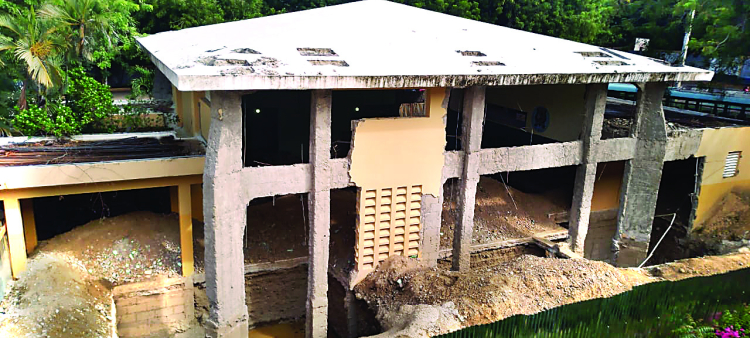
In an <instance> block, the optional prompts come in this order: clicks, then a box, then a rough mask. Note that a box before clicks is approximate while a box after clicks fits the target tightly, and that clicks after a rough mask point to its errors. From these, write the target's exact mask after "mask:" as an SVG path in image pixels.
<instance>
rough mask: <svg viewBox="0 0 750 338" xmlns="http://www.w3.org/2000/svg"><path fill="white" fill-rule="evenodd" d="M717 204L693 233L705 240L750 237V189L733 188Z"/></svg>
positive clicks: (733, 239) (730, 239) (734, 239)
mask: <svg viewBox="0 0 750 338" xmlns="http://www.w3.org/2000/svg"><path fill="white" fill-rule="evenodd" d="M717 206H718V208H717V209H716V210H714V211H713V213H712V215H711V216H710V217H709V218H708V220H707V221H706V222H704V223H703V224H702V225H701V226H700V228H697V229H695V234H696V235H698V237H699V238H701V239H706V240H712V239H713V240H717V239H718V240H729V241H739V240H743V239H750V191H749V190H739V189H734V190H732V191H731V192H730V193H728V194H727V195H726V196H724V198H723V199H722V200H721V202H719V203H717Z"/></svg>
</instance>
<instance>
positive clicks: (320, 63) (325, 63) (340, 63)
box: [307, 60, 349, 67]
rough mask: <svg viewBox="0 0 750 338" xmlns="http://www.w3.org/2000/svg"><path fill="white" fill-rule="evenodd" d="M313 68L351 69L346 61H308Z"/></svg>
mask: <svg viewBox="0 0 750 338" xmlns="http://www.w3.org/2000/svg"><path fill="white" fill-rule="evenodd" d="M307 61H308V62H310V63H311V64H312V65H313V66H336V67H349V64H348V63H346V61H344V60H307Z"/></svg>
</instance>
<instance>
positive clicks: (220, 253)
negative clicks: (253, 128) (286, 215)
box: [203, 92, 248, 338]
mask: <svg viewBox="0 0 750 338" xmlns="http://www.w3.org/2000/svg"><path fill="white" fill-rule="evenodd" d="M210 95H211V130H210V133H209V140H208V148H207V149H206V167H205V170H204V173H203V200H204V203H203V214H204V220H205V227H204V229H205V230H204V237H205V265H206V295H207V296H208V301H209V304H210V311H209V318H208V320H207V321H206V336H207V337H211V338H219V337H222V338H230V337H231V338H240V337H242V338H246V337H247V335H248V314H247V313H248V312H247V305H246V302H245V273H244V272H245V271H244V268H245V266H244V253H243V237H244V234H245V225H246V224H247V203H248V201H247V200H246V199H244V197H245V193H244V190H246V189H247V186H246V185H245V184H244V183H245V182H242V183H243V184H237V183H238V182H237V181H236V179H235V178H236V175H235V173H238V172H241V170H242V166H243V163H242V137H243V135H242V108H241V107H242V97H241V96H240V94H238V93H234V92H212V93H210Z"/></svg>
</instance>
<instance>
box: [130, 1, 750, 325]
mask: <svg viewBox="0 0 750 338" xmlns="http://www.w3.org/2000/svg"><path fill="white" fill-rule="evenodd" d="M138 41H139V43H140V44H141V45H142V46H143V47H144V48H145V49H146V50H147V51H148V53H149V54H150V56H151V59H152V60H153V62H154V63H155V64H156V65H157V67H158V69H159V70H160V71H161V72H162V73H163V74H164V75H165V76H166V77H167V78H168V79H169V81H171V83H172V84H173V85H174V87H175V95H177V96H182V97H190V98H191V99H190V100H188V101H189V102H192V103H190V104H189V106H190V107H191V108H183V109H194V110H195V111H194V112H193V113H185V112H183V113H182V116H192V118H191V119H192V121H194V122H195V124H196V125H199V126H200V128H195V129H196V130H200V134H202V136H203V137H205V138H206V140H207V145H208V146H207V151H206V160H205V168H204V172H203V214H204V215H205V234H204V235H205V270H206V275H205V282H206V294H207V298H208V303H209V306H210V312H209V318H208V320H207V322H206V325H207V329H208V332H209V334H210V336H212V337H246V336H247V331H248V325H254V324H255V323H256V321H257V320H255V319H252V318H254V316H256V315H255V314H253V313H255V312H256V310H257V309H256V308H257V307H262V305H261V304H258V303H253V302H252V301H251V300H249V299H246V297H249V296H247V295H246V292H245V290H246V279H245V274H246V272H247V269H246V266H245V262H246V257H245V256H246V255H247V250H246V247H247V246H246V245H245V244H244V243H243V241H247V240H248V237H250V236H254V235H255V234H256V233H257V232H256V229H255V228H253V226H254V220H253V219H252V218H251V217H252V216H248V215H252V213H251V212H249V211H248V210H249V208H248V206H249V205H250V206H251V207H252V205H253V203H257V202H258V201H263V200H264V199H266V200H267V199H269V198H271V199H272V203H280V202H279V201H277V200H276V196H282V195H299V196H301V200H302V201H303V203H306V206H303V207H302V209H301V210H302V212H303V213H305V214H304V215H302V218H303V221H304V223H305V226H307V227H309V229H304V228H303V230H304V231H305V240H306V243H308V245H307V248H308V250H309V254H308V255H307V257H302V260H304V261H305V262H307V264H308V268H307V289H306V298H305V299H306V301H305V309H306V310H305V314H304V316H305V318H306V322H307V324H306V334H307V336H308V337H325V336H326V335H327V330H328V327H329V321H335V320H341V318H329V313H331V314H333V313H337V314H340V315H341V316H340V317H344V318H349V320H348V322H347V323H345V324H344V325H343V326H344V328H343V329H342V330H341V331H340V332H339V334H340V335H342V336H357V335H359V334H361V331H362V330H361V327H360V328H358V327H357V325H358V323H357V322H356V321H354V320H352V318H353V317H354V315H353V313H354V312H356V311H357V306H356V304H355V300H354V296H353V295H352V293H351V292H350V291H349V290H350V289H351V287H352V286H353V285H355V284H356V283H357V282H358V281H360V280H361V279H362V278H364V276H365V275H366V274H367V273H368V272H370V271H372V270H373V269H375V268H376V267H377V265H378V264H379V263H380V262H382V261H383V260H385V259H387V258H388V257H390V256H394V255H403V256H409V257H415V258H418V259H420V260H423V261H425V262H427V263H429V264H437V261H438V259H439V258H441V257H447V256H452V264H453V268H454V269H457V270H467V269H470V268H471V266H470V257H471V253H472V251H474V250H475V248H476V247H477V244H476V243H472V236H473V230H474V225H475V205H476V203H475V197H476V196H477V190H478V186H480V177H482V176H488V175H497V174H500V178H501V179H502V177H503V175H508V174H509V173H510V172H513V174H512V175H510V177H511V178H510V179H514V178H513V177H515V175H517V174H518V175H522V173H530V172H534V171H537V172H542V174H541V175H543V176H547V177H546V180H548V181H549V180H560V181H562V180H566V179H567V178H566V177H559V178H558V177H549V176H551V175H556V174H555V173H556V172H554V171H552V172H549V171H548V172H543V171H542V170H551V168H558V167H567V168H570V169H572V171H571V173H573V174H572V176H571V177H570V178H569V179H567V180H569V181H570V182H569V183H570V187H571V188H570V190H569V193H568V195H569V196H567V197H568V198H569V202H567V203H564V204H565V205H564V207H563V209H564V211H565V212H562V213H557V214H555V215H553V214H550V217H551V218H552V217H559V218H560V222H559V223H568V226H567V228H568V229H563V233H562V236H561V235H560V234H559V231H558V232H555V233H554V234H553V235H550V236H547V237H545V236H542V235H539V234H534V235H535V236H537V237H539V236H541V237H542V238H541V239H542V240H551V239H561V238H567V240H568V243H569V246H570V250H571V251H572V252H573V253H575V254H578V255H581V256H586V257H590V258H596V259H602V260H610V261H612V262H614V263H616V264H618V265H621V266H633V265H638V264H640V263H641V262H642V261H643V260H644V259H645V258H646V255H647V253H648V249H649V242H650V240H651V237H652V223H653V220H654V217H655V215H656V209H657V198H658V196H659V194H658V190H659V185H660V182H661V181H662V168H663V167H664V165H665V162H668V161H676V160H684V159H689V158H691V159H695V158H699V160H695V163H696V168H698V169H697V170H698V171H697V172H696V176H697V177H698V181H697V183H695V185H694V186H693V185H692V184H693V183H694V182H692V180H691V181H690V182H688V185H690V189H689V190H690V192H689V193H690V194H696V195H690V196H691V197H690V202H689V205H690V208H689V209H690V210H688V212H689V213H690V214H691V216H690V217H692V218H691V219H696V220H697V221H698V222H700V221H701V219H702V218H701V217H703V216H701V215H702V214H707V213H708V212H709V211H708V210H709V209H711V208H712V207H713V205H714V204H715V203H716V201H717V200H718V199H719V198H720V196H721V195H722V193H725V192H726V191H727V189H731V187H733V186H736V185H748V184H749V183H748V182H750V177H748V176H747V174H746V173H744V172H740V171H738V169H737V168H738V167H743V166H745V165H750V163H746V162H747V159H745V158H744V157H741V156H740V155H739V154H738V153H737V152H741V151H743V150H744V149H742V148H743V147H747V146H748V145H749V144H750V142H747V141H750V140H748V137H750V132H749V131H748V129H747V128H723V129H706V130H704V129H699V128H682V129H678V130H672V128H670V130H668V125H667V122H666V119H665V112H664V110H663V109H662V97H663V95H664V92H665V89H666V87H667V84H668V83H669V82H672V81H708V80H710V79H711V78H712V76H713V73H712V72H710V71H706V70H702V69H696V68H691V67H670V66H668V65H665V64H663V63H661V62H659V61H658V60H653V59H649V58H646V57H642V56H638V55H631V54H628V53H623V52H619V51H614V50H610V49H607V48H600V47H596V46H591V45H586V44H581V43H576V42H571V41H566V40H561V39H556V38H551V37H546V36H541V35H537V34H532V33H526V32H521V31H517V30H513V29H508V28H504V27H499V26H494V25H491V24H486V23H481V22H477V21H472V20H467V19H462V18H457V17H453V16H449V15H444V14H439V13H434V12H430V11H427V10H422V9H417V8H413V7H409V6H405V5H400V4H395V3H390V2H387V1H375V0H373V1H362V2H357V3H351V4H345V5H338V6H331V7H325V8H321V9H314V10H308V11H303V12H297V13H289V14H282V15H277V16H271V17H264V18H258V19H252V20H245V21H239V22H232V23H224V24H218V25H213V26H205V27H197V28H190V29H184V30H181V31H175V32H166V33H160V34H156V35H153V36H149V37H144V38H140V39H139V40H138ZM608 83H631V84H634V85H635V86H636V87H637V89H638V92H637V96H636V101H635V102H634V103H632V102H630V103H628V102H618V104H620V105H622V106H624V107H625V108H622V109H620V110H621V111H625V113H623V114H624V115H617V114H616V113H617V112H614V114H615V115H613V116H625V120H627V123H626V125H625V126H623V127H622V128H621V129H622V130H624V131H623V132H620V133H617V132H615V131H613V129H611V128H610V129H605V130H604V134H603V126H606V124H605V114H606V113H609V112H608V100H607V84H608ZM178 101H181V100H178ZM613 109H614V108H613ZM740 139H743V140H745V142H742V141H739V140H740ZM728 140H731V141H728ZM728 154H729V155H730V156H731V157H732V158H735V157H736V160H734V161H733V163H734V164H733V165H734V166H733V167H732V166H730V167H728V168H727V167H725V165H726V163H725V162H726V160H727V155H728ZM732 154H736V155H732ZM607 164H609V168H610V169H606V168H605V167H606V166H607ZM613 168H614V169H613ZM731 168H734V169H733V171H732V169H731ZM550 173H552V174H550ZM717 173H719V174H717ZM721 173H726V174H721ZM717 175H718V176H717ZM521 177H523V176H521ZM451 179H457V180H453V181H452V182H455V184H454V185H455V186H457V187H458V188H457V190H456V191H457V193H456V196H455V198H456V210H457V217H455V219H453V220H451V221H448V222H451V223H452V228H451V229H452V232H453V233H451V234H450V236H451V237H452V246H451V250H450V251H451V252H449V253H447V252H444V253H441V250H440V241H441V236H447V235H448V234H446V233H445V231H441V223H444V222H445V215H442V214H443V210H444V208H443V202H444V200H445V196H446V194H447V192H446V191H445V189H444V186H445V184H446V182H448V181H449V180H451ZM524 180H526V181H535V180H539V176H537V177H534V176H527V178H526V179H524ZM540 181H544V180H540ZM503 183H505V182H503ZM709 185H710V186H709ZM346 189H353V190H352V191H354V192H353V193H352V194H351V198H348V197H344V198H342V199H337V197H336V196H341V195H340V193H341V192H346V191H344V190H346ZM480 189H481V187H480ZM506 189H507V187H506ZM709 190H710V191H709ZM698 192H699V193H700V197H699V196H698V195H697V193H698ZM709 195H710V196H709ZM706 196H708V197H706ZM347 201H350V202H351V203H349V202H347ZM699 201H700V203H699ZM514 203H515V202H514ZM343 208H349V209H351V210H352V211H351V213H350V214H351V215H352V216H356V217H351V218H347V217H342V218H336V216H335V215H333V214H336V212H337V210H339V209H343ZM516 209H518V208H517V207H516ZM344 214H345V215H346V214H347V213H344ZM332 219H333V220H332ZM334 223H335V224H334ZM600 223H601V224H604V225H601V226H600V228H601V229H604V230H601V231H597V232H596V234H595V235H594V234H593V232H592V233H591V234H590V233H589V227H590V224H600ZM334 225H335V226H336V229H335V230H333V229H332V228H333V226H334ZM282 226H283V227H288V228H284V229H288V231H296V230H293V229H292V225H288V224H283V225H282ZM285 231H286V230H285ZM608 231H609V232H608ZM441 233H442V234H441ZM516 242H518V241H516ZM334 243H335V245H334ZM342 243H343V244H342ZM486 246H487V245H485V247H486ZM490 246H492V245H490ZM272 260H273V259H272ZM334 290H335V292H334ZM334 294H335V295H336V297H338V298H337V299H334V297H333V295H334ZM329 300H330V302H329ZM334 303H335V304H334ZM329 307H331V309H330V310H329ZM334 307H336V309H334ZM331 316H333V315H331ZM336 317H339V316H336ZM273 319H277V320H278V319H282V317H276V318H271V317H264V320H273Z"/></svg>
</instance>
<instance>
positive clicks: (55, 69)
mask: <svg viewBox="0 0 750 338" xmlns="http://www.w3.org/2000/svg"><path fill="white" fill-rule="evenodd" d="M0 28H2V29H3V31H4V32H3V33H2V34H1V35H0V51H10V53H11V55H12V58H13V59H15V60H16V61H18V62H20V63H21V64H22V65H23V67H24V71H25V73H26V74H27V76H26V77H25V78H24V79H23V89H22V91H21V97H20V98H19V102H18V105H19V107H20V108H21V109H24V108H25V107H26V106H27V103H26V94H27V92H28V90H27V89H28V80H29V79H30V80H31V81H33V82H34V83H35V84H36V85H37V86H38V87H39V88H41V89H42V91H45V92H46V90H47V89H49V88H51V87H54V86H55V85H56V84H59V83H60V80H61V71H60V66H61V58H60V53H61V52H62V51H63V50H65V47H66V46H65V42H64V41H62V40H61V39H60V37H59V34H57V26H55V25H54V24H53V23H52V22H50V21H49V20H44V19H41V18H37V15H36V13H35V12H34V8H33V7H32V8H30V9H29V10H26V11H25V13H17V15H15V16H10V15H4V16H0Z"/></svg>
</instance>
